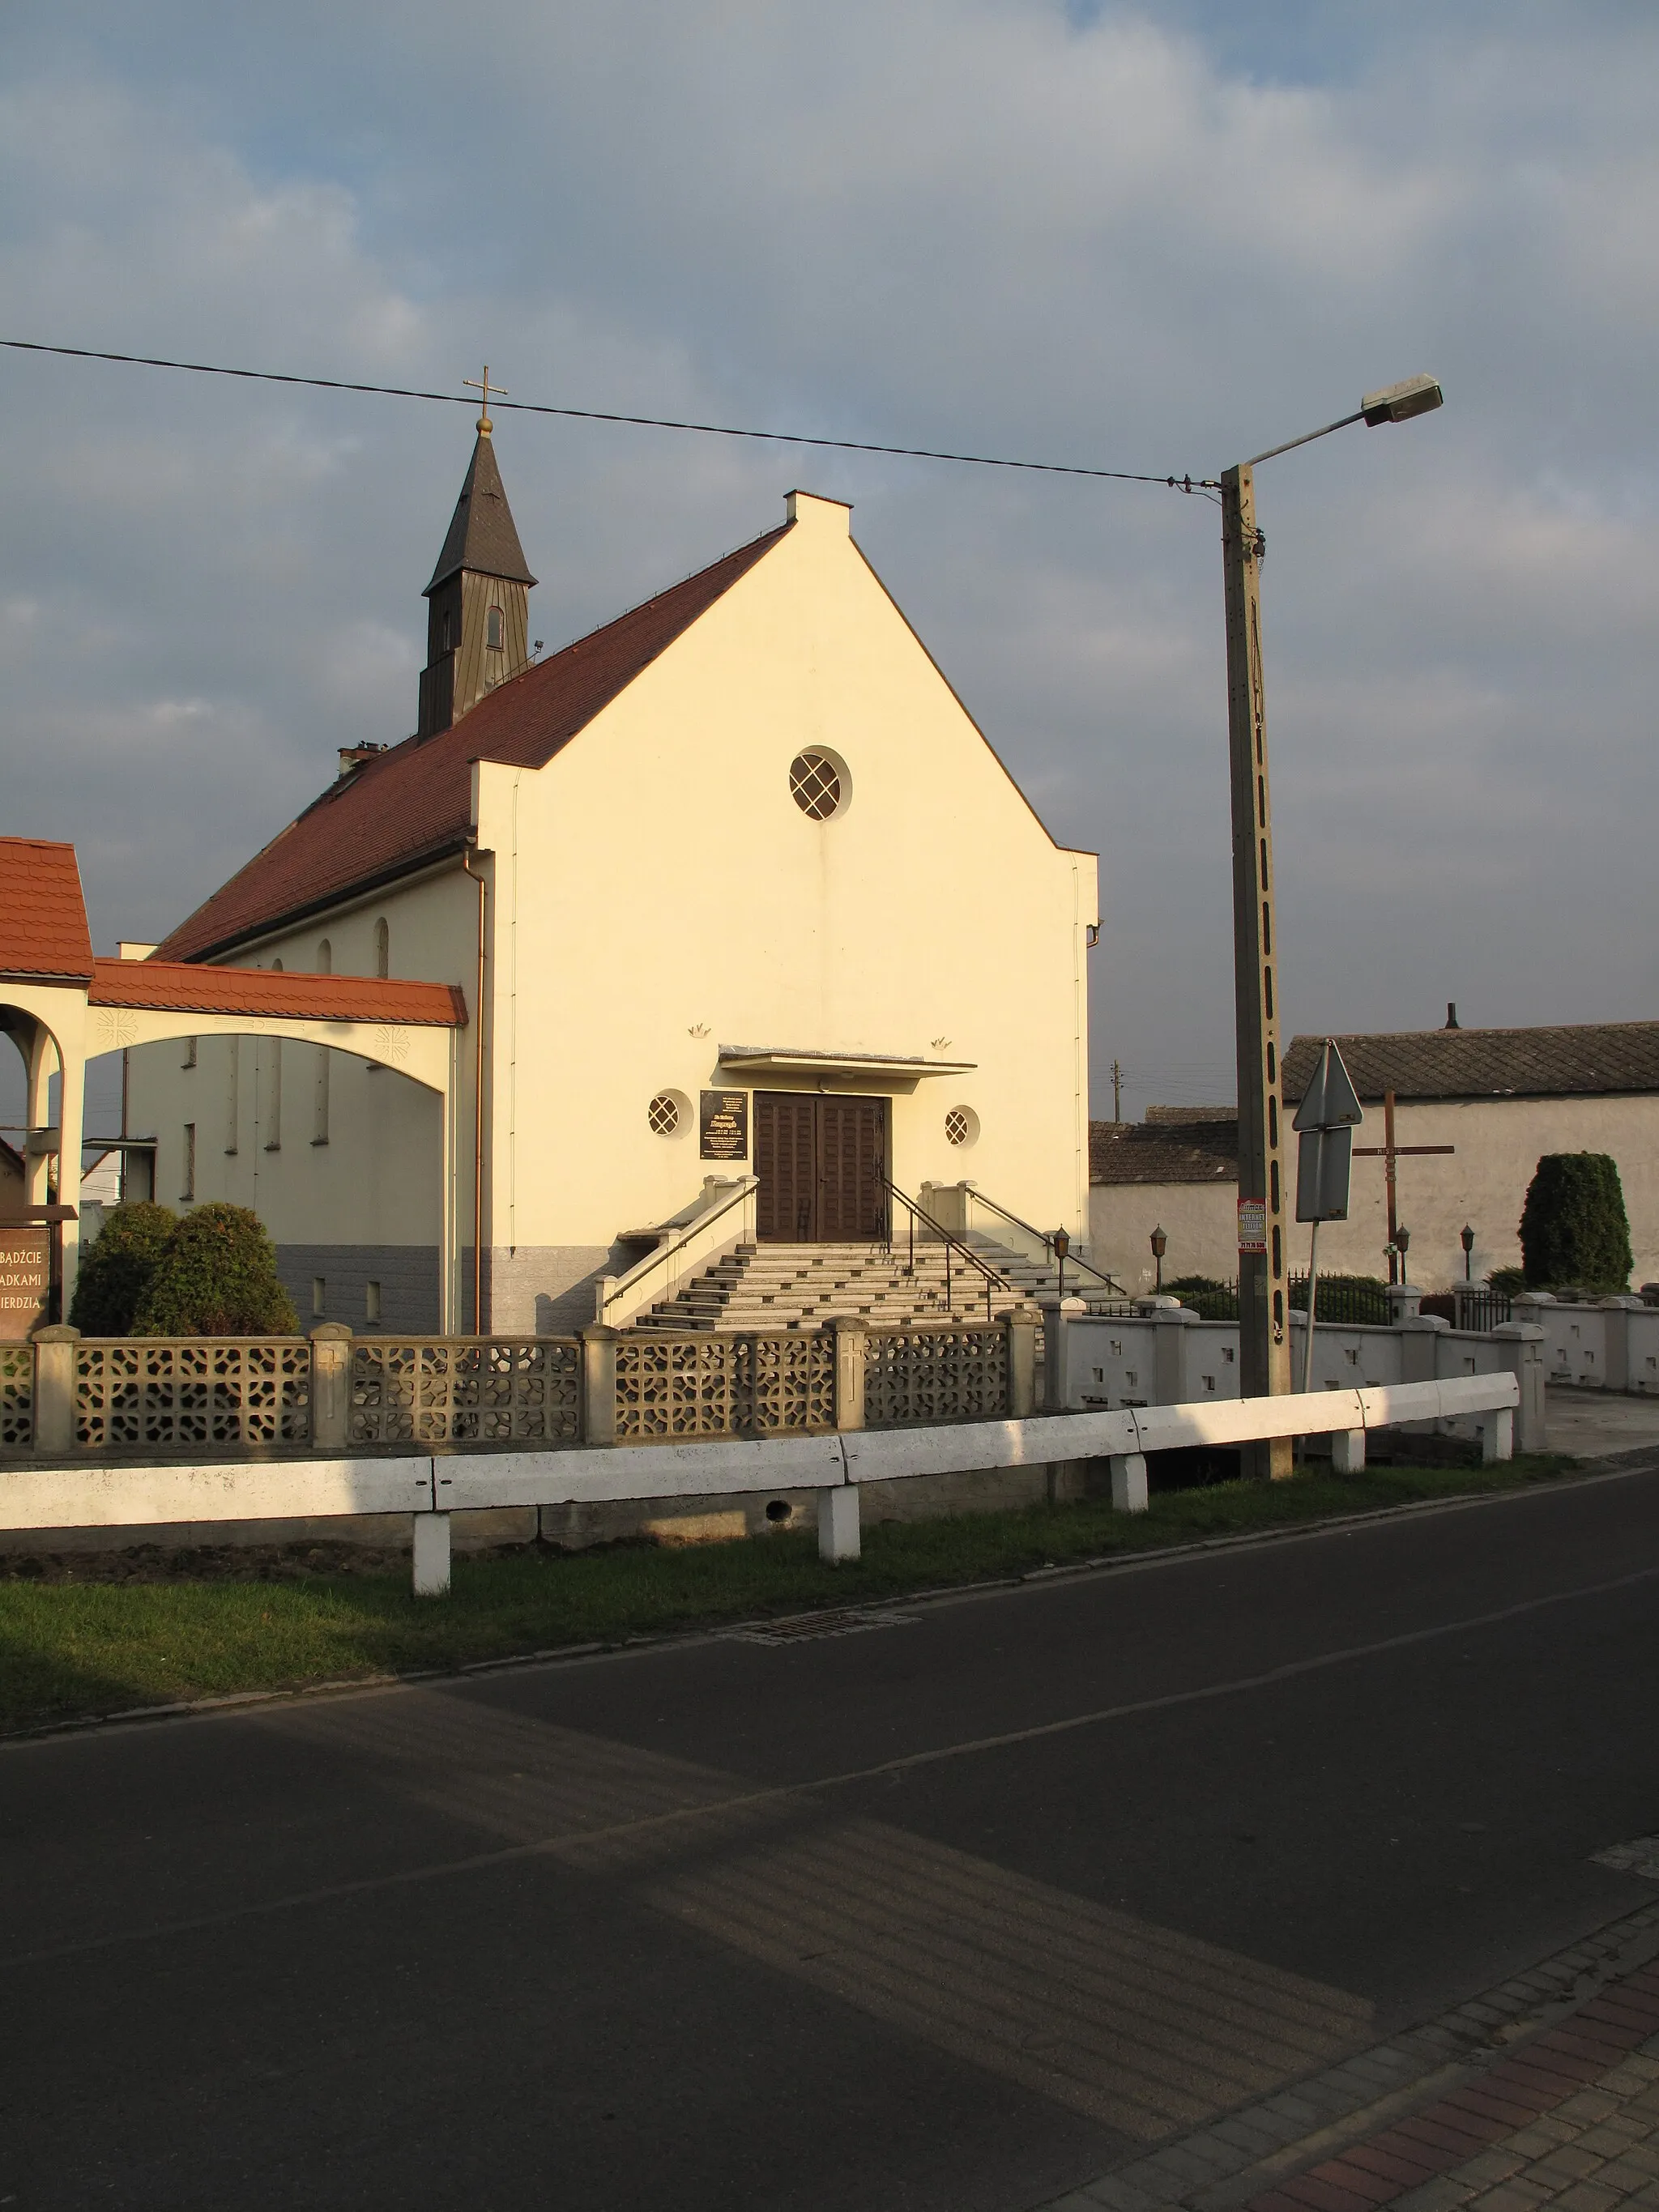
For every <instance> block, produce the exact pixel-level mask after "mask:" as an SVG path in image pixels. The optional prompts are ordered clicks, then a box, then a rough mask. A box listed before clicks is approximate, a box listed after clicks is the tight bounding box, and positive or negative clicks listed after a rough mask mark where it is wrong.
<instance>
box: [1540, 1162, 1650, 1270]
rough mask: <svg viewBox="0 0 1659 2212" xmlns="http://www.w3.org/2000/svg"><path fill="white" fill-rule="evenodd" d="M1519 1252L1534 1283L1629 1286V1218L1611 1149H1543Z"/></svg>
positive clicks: (1630, 1259) (1630, 1261) (1630, 1257)
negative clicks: (1602, 1150) (1563, 1150)
mask: <svg viewBox="0 0 1659 2212" xmlns="http://www.w3.org/2000/svg"><path fill="white" fill-rule="evenodd" d="M1521 1259H1522V1266H1523V1267H1524V1268H1525V1271H1526V1278H1527V1287H1528V1290H1534V1291H1542V1290H1553V1289H1556V1288H1569V1287H1571V1288H1573V1289H1577V1290H1585V1291H1595V1292H1597V1293H1598V1294H1599V1295H1601V1297H1608V1296H1611V1295H1613V1293H1615V1292H1617V1291H1624V1290H1626V1289H1628V1288H1629V1286H1630V1271H1631V1267H1632V1264H1633V1261H1632V1253H1631V1248H1630V1219H1629V1217H1628V1216H1627V1214H1626V1212H1625V1192H1624V1186H1623V1185H1622V1184H1621V1183H1620V1180H1619V1168H1618V1164H1617V1163H1616V1162H1615V1161H1614V1160H1613V1158H1612V1157H1611V1156H1610V1155H1609V1154H1608V1153H1607V1152H1546V1153H1545V1155H1544V1157H1543V1158H1542V1159H1541V1160H1540V1161H1539V1163H1538V1170H1537V1172H1536V1174H1535V1175H1534V1176H1533V1179H1532V1182H1531V1183H1530V1184H1529V1185H1528V1190H1527V1202H1526V1205H1525V1206H1524V1207H1523V1208H1522V1214H1521Z"/></svg>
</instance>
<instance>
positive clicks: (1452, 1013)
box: [341, 754, 1463, 1030]
mask: <svg viewBox="0 0 1659 2212" xmlns="http://www.w3.org/2000/svg"><path fill="white" fill-rule="evenodd" d="M344 757H345V756H344V755H343V754H342V755H341V758H342V759H343V758H344ZM1462 1026H1463V1024H1462V1022H1460V1021H1459V1020H1458V1018H1457V1001H1456V1000H1455V999H1448V1000H1447V1001H1446V1027H1447V1028H1448V1029H1449V1030H1461V1029H1462Z"/></svg>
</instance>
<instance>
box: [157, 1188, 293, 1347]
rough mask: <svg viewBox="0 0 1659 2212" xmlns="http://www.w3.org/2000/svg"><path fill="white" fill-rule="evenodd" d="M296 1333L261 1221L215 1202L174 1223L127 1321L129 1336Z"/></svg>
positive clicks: (242, 1210)
mask: <svg viewBox="0 0 1659 2212" xmlns="http://www.w3.org/2000/svg"><path fill="white" fill-rule="evenodd" d="M299 1327H300V1322H299V1316H297V1315H296V1314H295V1310H294V1301H293V1300H292V1299H291V1298H290V1297H289V1294H288V1292H287V1291H285V1290H284V1289H283V1285H282V1283H281V1281H280V1280H279V1279H278V1277H277V1273H276V1246H275V1245H274V1244H273V1243H271V1241H270V1232H269V1231H267V1229H266V1228H265V1225H264V1222H263V1221H261V1220H260V1218H259V1217H258V1214H257V1213H252V1212H249V1210H248V1208H247V1207H246V1206H228V1205H226V1204H224V1203H223V1202H222V1200H214V1201H212V1202H211V1203H210V1204H209V1205H206V1206H197V1208H196V1209H195V1211H194V1212H191V1213H187V1214H186V1215H185V1218H184V1219H183V1220H182V1221H180V1222H179V1224H178V1225H177V1227H176V1228H175V1229H174V1230H173V1233H172V1235H171V1236H170V1237H168V1239H167V1249H166V1250H165V1251H164V1252H163V1253H162V1255H161V1259H160V1261H158V1262H157V1265H156V1267H155V1272H154V1273H153V1274H152V1275H151V1277H150V1279H149V1283H148V1284H147V1285H146V1286H145V1289H144V1291H143V1296H142V1297H140V1299H139V1300H138V1304H137V1309H136V1310H135V1312H134V1314H133V1317H132V1334H134V1335H135V1336H292V1335H295V1334H297V1333H298V1330H299Z"/></svg>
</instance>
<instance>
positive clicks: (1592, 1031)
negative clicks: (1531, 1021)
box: [1284, 1022, 1659, 1106]
mask: <svg viewBox="0 0 1659 2212" xmlns="http://www.w3.org/2000/svg"><path fill="white" fill-rule="evenodd" d="M1323 1042H1324V1039H1323V1038H1322V1037H1313V1036H1299V1037H1297V1039H1296V1041H1295V1042H1294V1043H1293V1044H1292V1045H1291V1048H1290V1050H1289V1051H1288V1052H1287V1053H1286V1054H1285V1066H1284V1096H1285V1104H1286V1105H1287V1106H1290V1105H1293V1104H1294V1103H1295V1102H1296V1101H1297V1099H1299V1098H1300V1097H1301V1096H1302V1094H1303V1092H1304V1091H1305V1090H1306V1088H1307V1085H1308V1079H1309V1077H1310V1075H1311V1074H1312V1073H1313V1068H1314V1063H1315V1061H1316V1060H1317V1058H1318V1056H1319V1048H1320V1047H1321V1045H1322V1043H1323ZM1336 1042H1337V1044H1338V1046H1339V1048H1340V1051H1341V1054H1342V1058H1343V1060H1344V1061H1345V1062H1346V1066H1347V1070H1348V1073H1349V1074H1350V1075H1351V1076H1352V1079H1353V1086H1354V1089H1355V1090H1356V1091H1358V1093H1359V1096H1360V1097H1361V1098H1363V1099H1367V1100H1376V1099H1380V1098H1381V1097H1383V1093H1384V1091H1393V1092H1394V1094H1395V1097H1396V1098H1402V1099H1403V1098H1419V1099H1426V1098H1565V1097H1596V1096H1603V1097H1605V1096H1607V1095H1608V1094H1611V1093H1617V1092H1620V1091H1623V1092H1630V1091H1659V1022H1587V1023H1584V1024H1574V1025H1573V1026H1571V1028H1565V1029H1532V1030H1403V1031H1401V1032H1400V1033H1398V1034H1396V1035H1395V1036H1344V1037H1338V1039H1337V1040H1336Z"/></svg>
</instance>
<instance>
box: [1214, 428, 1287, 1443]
mask: <svg viewBox="0 0 1659 2212" xmlns="http://www.w3.org/2000/svg"><path fill="white" fill-rule="evenodd" d="M1261 550H1262V541H1261V532H1259V531H1258V530H1257V528H1256V522H1255V477H1254V476H1253V475H1252V473H1251V471H1250V469H1249V467H1248V466H1247V465H1240V466H1239V467H1237V468H1233V469H1229V470H1227V471H1226V472H1225V475H1224V476H1223V477H1222V479H1221V554H1222V560H1223V562H1224V563H1225V583H1226V612H1227V746H1228V752H1229V756H1230V757H1231V765H1232V795H1233V987H1234V992H1235V994H1236V1001H1237V1052H1238V1195H1239V1200H1240V1204H1241V1208H1243V1206H1244V1204H1245V1202H1246V1201H1248V1200H1252V1199H1254V1200H1257V1201H1259V1202H1260V1203H1261V1206H1262V1207H1263V1209H1264V1217H1265V1219H1264V1229H1265V1233H1264V1235H1263V1237H1262V1238H1261V1243H1262V1246H1263V1248H1264V1249H1261V1250H1252V1249H1249V1246H1248V1245H1247V1244H1246V1243H1245V1242H1244V1240H1243V1234H1242V1232H1241V1240H1240V1247H1239V1254H1238V1387H1239V1389H1240V1390H1241V1391H1242V1392H1243V1395H1244V1396H1245V1397H1247V1398H1265V1397H1276V1396H1278V1395H1280V1394H1281V1393H1282V1392H1285V1391H1288V1390H1289V1389H1290V1387H1291V1338H1290V1328H1289V1324H1288V1322H1287V1321H1286V1319H1285V1228H1284V1203H1285V1177H1284V1172H1283V1166H1282V1155H1281V1149H1280V1146H1279V998H1278V993H1277V991H1276V989H1275V987H1274V975H1273V943H1274V936H1275V931H1274V917H1273V814H1272V810H1271V807H1270V805H1269V803H1268V789H1267V696H1266V693H1265V691H1264V690H1263V686H1262V676H1261ZM1240 1218H1241V1220H1243V1219H1244V1218H1246V1216H1245V1214H1244V1213H1243V1212H1241V1217H1240ZM1251 1242H1252V1243H1254V1239H1252V1240H1251ZM1244 1462H1245V1463H1244V1470H1243V1471H1244V1473H1245V1474H1255V1475H1268V1476H1273V1477H1279V1476H1282V1475H1287V1474H1289V1473H1290V1472H1291V1441H1290V1438H1289V1437H1273V1438H1272V1439H1271V1440H1269V1441H1267V1442H1265V1443H1255V1444H1250V1445H1248V1446H1246V1448H1245V1455H1244Z"/></svg>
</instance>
